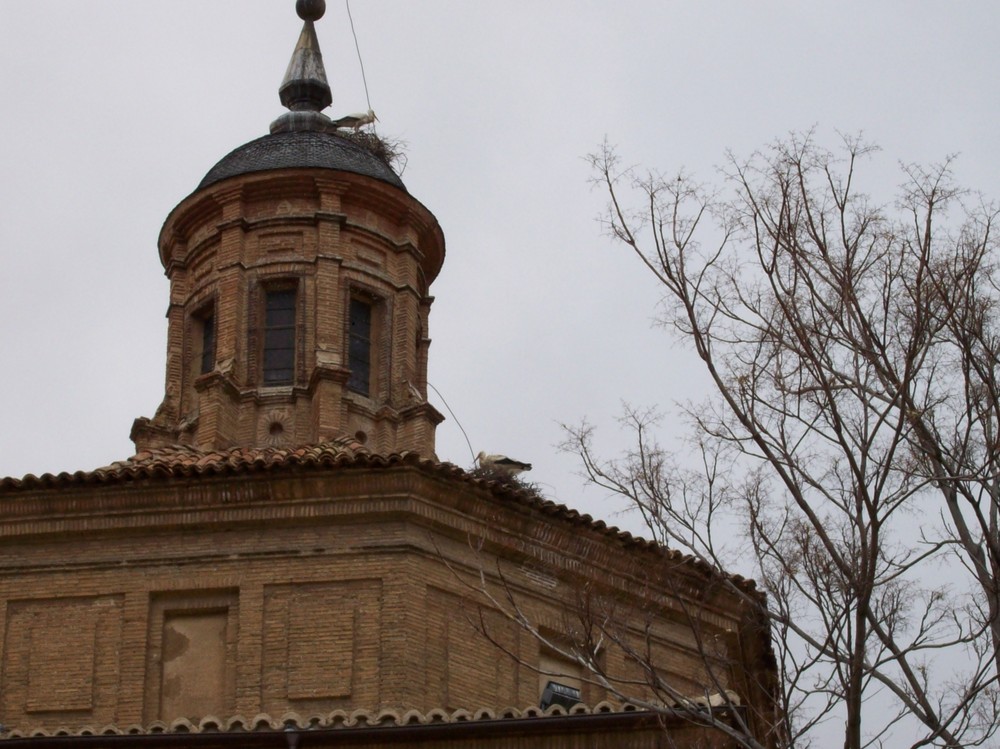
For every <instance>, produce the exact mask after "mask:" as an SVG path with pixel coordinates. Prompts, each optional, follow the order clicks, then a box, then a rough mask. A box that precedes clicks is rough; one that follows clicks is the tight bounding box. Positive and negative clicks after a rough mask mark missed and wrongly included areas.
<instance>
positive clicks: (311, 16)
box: [295, 0, 326, 21]
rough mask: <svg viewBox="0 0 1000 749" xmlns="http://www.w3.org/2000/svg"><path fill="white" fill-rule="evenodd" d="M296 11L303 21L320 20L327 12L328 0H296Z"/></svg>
mask: <svg viewBox="0 0 1000 749" xmlns="http://www.w3.org/2000/svg"><path fill="white" fill-rule="evenodd" d="M295 12H296V13H298V14H299V18H301V19H302V20H303V21H318V20H319V19H321V18H322V17H323V14H324V13H326V0H296V2H295Z"/></svg>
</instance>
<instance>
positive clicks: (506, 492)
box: [0, 0, 780, 749]
mask: <svg viewBox="0 0 1000 749" xmlns="http://www.w3.org/2000/svg"><path fill="white" fill-rule="evenodd" d="M296 7H297V10H298V13H299V16H300V17H301V18H302V20H303V21H304V28H303V30H302V34H301V36H300V38H299V41H298V44H297V46H296V48H295V52H294V54H293V55H292V60H291V63H290V64H289V66H288V72H287V73H286V75H285V79H284V81H283V83H282V84H281V88H280V96H281V101H282V103H283V104H284V105H285V106H286V107H287V108H288V110H289V111H288V112H287V113H285V114H283V115H282V116H281V117H279V118H278V119H277V120H276V121H275V122H274V123H273V124H272V125H271V131H270V133H269V134H268V135H265V136H264V137H262V138H259V139H257V140H255V141H252V142H250V143H247V144H246V145H243V146H241V147H240V148H237V149H236V150H235V151H233V152H232V153H230V154H229V155H228V156H226V157H225V158H223V159H222V160H221V161H220V162H219V163H218V164H216V165H215V166H214V167H213V168H212V169H211V170H210V171H209V172H208V174H207V175H206V176H205V178H204V179H203V180H202V181H201V183H200V184H199V185H198V187H197V189H196V190H195V191H194V192H193V193H192V194H191V195H190V196H188V197H187V198H185V199H184V200H183V201H181V203H180V204H179V205H178V206H177V207H176V208H174V209H173V211H171V213H170V214H169V216H168V217H167V219H166V221H165V223H164V225H163V229H162V231H161V232H160V236H159V252H160V259H161V261H162V263H163V266H164V268H165V269H166V273H167V276H168V278H169V279H170V302H169V307H168V313H167V318H168V343H167V372H166V393H165V396H164V399H163V403H162V404H161V405H160V407H159V408H158V409H157V411H156V414H155V415H154V416H153V417H152V418H140V419H137V420H136V421H135V423H134V425H133V427H132V438H133V440H134V441H135V444H136V447H137V452H136V454H135V455H132V456H131V457H128V458H126V459H125V460H121V461H117V462H115V463H112V464H111V465H108V466H105V467H103V468H98V469H96V470H93V471H89V472H82V471H79V472H76V473H72V474H70V473H59V474H57V475H53V474H44V475H42V476H32V475H29V476H25V477H23V478H21V479H17V478H3V477H0V542H2V543H0V719H2V724H0V742H2V744H3V746H4V749H92V748H93V747H110V746H112V745H114V747H115V749H157V748H158V747H162V746H163V745H165V744H170V745H171V746H173V747H175V749H230V748H231V749H245V748H246V747H257V748H258V749H269V748H270V749H298V748H299V747H301V749H337V748H338V747H344V746H348V745H350V746H353V747H357V748H358V749H384V748H385V747H388V746H390V745H391V746H420V747H426V748H429V747H432V746H433V747H445V746H447V747H459V746H461V747H468V748H469V749H524V747H528V746H530V747H542V748H546V747H547V748H549V749H556V748H558V749H587V748H590V747H596V746H615V747H624V748H628V747H665V746H672V747H673V746H677V747H696V746H697V747H703V746H707V747H722V746H729V745H730V744H731V743H732V742H731V740H730V739H729V738H728V734H727V733H726V731H714V732H713V730H712V729H711V728H710V727H706V724H705V721H704V720H703V718H704V717H705V716H706V715H708V716H711V717H712V719H713V721H716V722H718V721H719V720H723V721H725V720H731V721H733V725H737V723H736V721H738V723H739V725H741V726H743V727H744V728H745V729H746V730H750V731H751V732H752V734H753V736H755V737H757V738H759V742H758V743H759V745H761V746H772V745H773V743H774V740H773V737H774V736H775V735H776V733H775V731H774V728H775V726H776V725H777V724H778V718H779V717H780V716H779V715H778V713H777V711H776V708H775V704H776V703H775V701H774V699H773V695H774V694H775V693H776V692H775V691H774V685H775V684H776V681H775V672H774V667H773V666H774V661H773V657H772V655H771V650H770V641H769V630H768V623H767V619H766V617H764V616H763V615H761V613H760V605H759V604H760V602H761V600H762V599H761V594H760V593H759V592H757V591H756V590H755V587H754V585H753V583H751V582H748V581H746V580H743V579H742V578H738V577H730V576H728V575H725V574H723V573H721V572H720V571H718V570H717V569H715V568H714V567H713V566H712V565H709V564H707V563H706V562H704V561H702V560H699V559H696V558H694V557H689V556H685V555H683V554H682V553H680V552H678V551H675V550H671V549H669V548H666V547H662V546H658V545H656V544H654V543H652V542H649V541H645V540H642V539H639V538H636V537H633V536H631V535H630V534H628V533H625V532H622V531H619V530H618V529H617V528H613V527H610V526H608V525H607V524H606V523H604V522H602V521H599V520H595V519H594V518H592V517H590V516H589V515H581V514H580V513H579V512H576V511H575V510H572V509H570V508H569V507H566V506H564V505H561V504H556V503H554V502H551V501H549V500H547V499H545V498H544V497H542V496H541V495H540V494H539V493H538V492H537V491H536V490H535V489H533V488H532V487H530V486H527V485H522V484H520V483H519V482H517V481H516V480H513V479H511V478H510V477H509V476H504V475H502V474H498V473H496V472H492V473H490V472H485V473H484V472H481V471H480V472H466V471H463V470H462V469H460V468H458V467H456V466H453V465H450V464H448V463H442V462H440V461H439V460H437V458H436V457H435V455H434V429H435V427H436V425H437V424H438V423H439V422H440V421H441V416H440V414H438V412H437V411H435V410H434V408H432V407H431V406H430V405H429V404H428V403H427V400H426V387H427V350H428V346H429V338H428V333H427V320H428V312H429V309H430V306H431V300H432V297H431V296H430V285H431V282H432V281H433V280H434V278H435V276H436V275H437V274H438V271H439V270H440V269H441V264H442V262H443V259H444V238H443V236H442V233H441V229H440V227H439V226H438V223H437V221H436V219H435V218H434V216H433V215H432V214H431V213H430V211H428V210H427V209H426V208H425V207H424V206H423V205H421V204H420V203H419V202H418V201H417V200H415V199H414V198H413V197H412V196H410V195H409V193H408V192H407V190H406V188H405V186H404V185H403V183H402V182H401V181H400V179H399V177H398V176H397V175H396V174H395V172H393V170H392V169H391V168H390V166H389V164H388V163H387V162H386V161H385V160H384V159H383V158H382V157H381V156H379V154H378V150H379V149H378V146H379V145H380V143H381V142H380V141H379V140H378V139H377V138H376V137H375V136H371V135H367V134H365V133H358V132H356V131H355V130H354V128H353V127H352V128H350V129H348V128H346V127H345V126H346V125H348V124H349V123H350V124H352V125H356V124H358V123H357V122H355V121H353V120H352V118H350V117H348V118H341V119H340V120H335V121H331V120H330V119H329V118H328V117H326V116H325V115H324V114H322V110H323V109H324V108H325V107H327V106H329V105H330V103H331V94H330V87H329V85H328V84H327V80H326V74H325V72H324V69H323V62H322V58H321V56H320V52H319V45H318V43H317V40H316V32H315V29H314V23H315V22H316V21H317V20H318V19H319V18H320V17H321V16H322V15H323V9H324V4H323V1H322V0H298V2H297V6H296ZM373 118H374V116H373V115H371V113H369V114H368V115H362V116H360V118H359V119H361V120H368V119H373ZM751 604H752V605H751ZM626 700H634V701H635V704H636V705H642V706H645V707H646V708H648V709H639V710H636V709H632V706H625V705H624V704H623V703H624V702H625V701H626ZM675 705H683V706H685V709H684V710H675V709H674V706H675ZM692 710H693V712H692ZM719 716H721V718H720V717H719ZM727 726H728V724H726V725H725V726H723V727H724V728H726V727H727ZM747 727H749V728H747ZM12 742H13V743H12Z"/></svg>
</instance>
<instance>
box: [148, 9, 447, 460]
mask: <svg viewBox="0 0 1000 749" xmlns="http://www.w3.org/2000/svg"><path fill="white" fill-rule="evenodd" d="M322 7H323V4H322V3H317V2H302V1H301V0H300V2H299V3H298V6H297V9H298V10H299V15H300V17H301V18H302V19H303V21H304V27H303V30H302V34H301V36H300V38H299V41H298V44H297V45H296V48H295V51H294V53H293V55H292V59H291V62H290V63H289V66H288V71H287V72H286V74H285V79H284V81H283V82H282V84H281V87H280V89H279V95H280V98H281V101H282V103H283V104H284V105H285V106H286V107H287V108H288V109H289V111H288V112H286V113H285V114H284V115H282V116H281V117H279V118H278V119H277V120H275V121H274V122H273V123H272V124H271V128H270V134H269V135H265V136H264V137H262V138H259V139H257V140H254V141H252V142H250V143H247V144H245V145H243V146H240V147H239V148H237V149H236V150H234V151H232V152H231V153H230V154H228V155H227V156H225V157H224V158H223V159H222V160H221V161H219V163H217V164H216V165H215V166H214V167H212V169H211V170H209V172H208V174H207V175H206V176H205V178H204V179H203V180H202V181H201V183H200V184H199V185H198V187H197V189H196V190H195V191H194V192H193V193H192V194H191V195H189V196H188V197H187V198H185V199H184V200H183V201H181V203H180V204H179V205H178V206H177V207H176V208H174V210H173V211H172V212H171V213H170V215H169V216H168V217H167V220H166V222H165V223H164V225H163V229H162V230H161V232H160V238H159V252H160V260H161V262H162V263H163V267H164V269H165V271H166V274H167V277H168V278H169V279H170V304H169V308H168V312H167V319H168V332H167V366H166V392H165V395H164V398H163V402H162V403H161V405H160V407H159V408H158V409H157V411H156V414H155V416H154V417H153V418H152V419H149V418H145V417H141V418H139V419H136V421H135V423H134V425H133V427H132V439H133V441H134V442H135V445H136V448H137V450H139V451H142V450H146V449H151V448H157V447H163V446H166V445H175V444H187V445H191V446H193V447H197V448H201V449H224V448H229V447H266V446H275V447H287V446H291V445H305V444H316V443H322V442H326V441H330V440H334V439H340V438H345V437H348V438H351V439H353V440H356V441H357V442H360V443H361V444H364V445H365V446H366V447H367V448H368V449H369V450H371V451H372V452H374V453H381V454H388V453H394V452H398V453H402V452H407V451H411V452H416V453H418V454H420V455H423V456H425V457H433V455H434V429H435V427H436V425H437V424H438V423H440V421H441V420H442V418H443V417H442V416H441V415H440V414H439V413H438V412H437V410H436V409H434V407H433V406H431V405H430V404H429V403H428V402H427V351H428V347H429V345H430V339H429V337H428V314H429V311H430V306H431V302H432V297H431V296H430V284H431V282H432V281H433V280H434V278H435V277H436V276H437V274H438V272H439V271H440V269H441V265H442V262H443V260H444V236H443V234H442V232H441V228H440V226H439V225H438V222H437V219H435V217H434V215H433V214H432V213H431V212H430V211H429V210H427V208H425V207H424V206H423V205H422V204H421V203H420V202H419V201H417V200H416V199H414V198H413V197H412V196H411V195H410V194H409V193H408V192H407V190H406V187H405V186H404V185H403V182H402V181H401V180H400V178H399V177H398V176H397V175H396V173H395V172H394V171H393V169H392V168H391V166H390V165H389V163H388V162H387V161H386V160H385V159H384V158H383V156H381V155H378V153H377V152H378V150H379V149H378V148H372V146H373V145H374V146H378V145H379V141H378V139H377V136H374V135H371V134H367V133H360V134H359V133H358V131H357V129H356V123H352V124H355V129H354V130H353V131H351V130H350V129H345V128H344V127H343V126H344V124H345V121H346V120H349V118H345V119H344V120H341V121H337V122H334V121H331V120H330V119H329V118H328V117H326V116H325V115H324V114H322V112H321V110H322V109H324V108H325V107H327V106H329V104H330V103H331V99H332V97H331V95H330V87H329V85H328V83H327V79H326V73H325V70H324V67H323V61H322V57H321V55H320V50H319V44H318V41H317V38H316V32H315V28H314V22H315V21H316V20H318V19H319V18H320V17H321V16H322V15H323V10H322Z"/></svg>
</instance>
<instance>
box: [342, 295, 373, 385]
mask: <svg viewBox="0 0 1000 749" xmlns="http://www.w3.org/2000/svg"><path fill="white" fill-rule="evenodd" d="M371 337H372V306H371V305H370V304H368V303H367V302H363V301H361V300H360V299H352V300H351V308H350V332H349V335H348V341H347V366H348V368H349V369H350V370H351V375H350V377H349V378H348V380H347V387H348V388H350V389H351V390H354V391H355V392H358V393H361V394H362V395H368V394H369V391H370V390H371V361H372V343H371Z"/></svg>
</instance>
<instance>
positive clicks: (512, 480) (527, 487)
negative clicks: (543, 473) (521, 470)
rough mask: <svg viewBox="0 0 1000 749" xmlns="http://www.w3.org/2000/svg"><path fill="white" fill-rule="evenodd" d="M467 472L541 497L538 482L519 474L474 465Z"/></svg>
mask: <svg viewBox="0 0 1000 749" xmlns="http://www.w3.org/2000/svg"><path fill="white" fill-rule="evenodd" d="M468 474H469V475H470V476H472V477H474V478H477V479H482V480H483V481H492V482H495V483H497V484H500V485H501V486H506V487H508V488H510V489H515V490H517V491H522V492H529V493H531V494H534V495H535V496H536V497H538V498H542V492H541V490H540V489H539V488H538V484H533V483H531V482H530V481H525V480H524V479H522V478H520V477H519V476H512V475H511V474H510V472H509V471H504V470H503V469H500V468H493V467H492V466H476V467H475V468H473V469H471V470H469V471H468Z"/></svg>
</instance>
